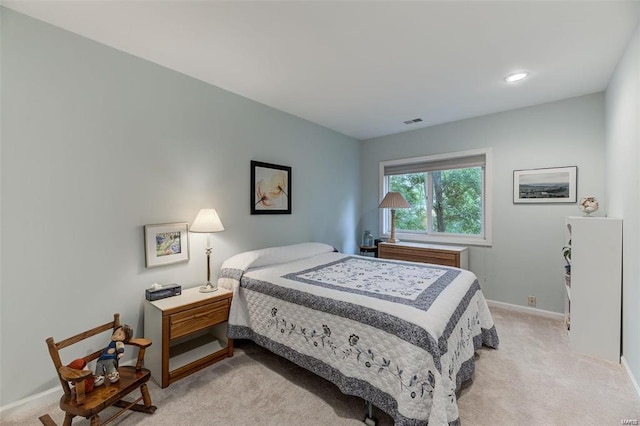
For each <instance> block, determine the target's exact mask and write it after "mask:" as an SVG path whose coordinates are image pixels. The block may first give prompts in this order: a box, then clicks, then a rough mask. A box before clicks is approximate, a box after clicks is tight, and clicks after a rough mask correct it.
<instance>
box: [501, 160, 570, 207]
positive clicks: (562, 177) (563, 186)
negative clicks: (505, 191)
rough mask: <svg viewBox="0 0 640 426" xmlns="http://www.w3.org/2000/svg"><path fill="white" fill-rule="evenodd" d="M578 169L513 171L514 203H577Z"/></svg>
mask: <svg viewBox="0 0 640 426" xmlns="http://www.w3.org/2000/svg"><path fill="white" fill-rule="evenodd" d="M577 177H578V167H577V166H570V167H555V168H548V169H529V170H514V171H513V202H514V203H523V204H526V203H529V204H531V203H576V202H577V201H578V196H577Z"/></svg>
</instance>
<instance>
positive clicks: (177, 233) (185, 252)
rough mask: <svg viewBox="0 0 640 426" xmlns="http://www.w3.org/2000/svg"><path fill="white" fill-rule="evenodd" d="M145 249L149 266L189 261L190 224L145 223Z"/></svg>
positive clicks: (146, 261)
mask: <svg viewBox="0 0 640 426" xmlns="http://www.w3.org/2000/svg"><path fill="white" fill-rule="evenodd" d="M144 249H145V267H147V268H154V267H156V266H164V265H170V264H173V263H179V262H187V261H189V224H188V223H186V222H184V223H183V222H177V223H159V224H153V225H145V226H144Z"/></svg>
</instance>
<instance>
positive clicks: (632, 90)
mask: <svg viewBox="0 0 640 426" xmlns="http://www.w3.org/2000/svg"><path fill="white" fill-rule="evenodd" d="M606 106H607V119H606V124H607V126H606V128H607V132H606V134H607V147H606V164H607V167H606V169H607V173H606V189H607V205H608V206H609V213H610V214H611V215H612V216H617V217H621V218H623V219H624V222H623V226H622V229H623V236H622V240H623V255H622V256H623V268H622V281H623V286H622V354H623V356H624V359H625V361H626V362H627V363H628V365H629V368H630V369H631V371H632V372H633V375H634V376H635V379H636V382H637V381H638V380H640V306H639V305H640V280H639V277H640V262H638V258H639V257H640V246H639V245H638V243H639V242H640V219H639V218H638V211H639V209H640V195H639V194H640V192H639V189H640V174H639V172H638V169H639V168H640V150H639V149H638V146H639V145H640V27H639V28H638V29H637V30H636V32H635V34H634V36H633V38H632V39H631V42H630V44H629V46H628V47H627V49H626V52H625V54H624V56H623V57H622V59H621V60H620V63H619V64H618V66H617V68H616V71H615V73H614V75H613V77H612V79H611V82H610V84H609V87H608V88H607V96H606ZM636 385H637V384H636ZM636 390H638V389H636Z"/></svg>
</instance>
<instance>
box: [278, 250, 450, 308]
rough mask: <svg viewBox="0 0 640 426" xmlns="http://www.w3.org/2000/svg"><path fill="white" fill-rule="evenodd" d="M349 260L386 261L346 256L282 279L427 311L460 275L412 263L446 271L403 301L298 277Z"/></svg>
mask: <svg viewBox="0 0 640 426" xmlns="http://www.w3.org/2000/svg"><path fill="white" fill-rule="evenodd" d="M351 259H357V260H362V261H365V262H372V263H380V262H386V260H374V259H373V258H371V259H367V258H361V257H355V256H347V257H343V258H341V259H338V260H335V261H333V262H329V263H325V264H324V265H318V266H314V267H313V268H309V269H305V270H303V271H298V272H292V273H289V274H286V275H283V276H282V278H286V279H288V280H292V281H298V282H303V283H306V284H310V285H315V286H318V287H323V288H328V289H331V290H337V291H343V292H346V293H353V294H359V295H362V296H366V297H375V298H376V299H382V300H387V301H389V302H394V303H400V304H403V305H409V306H413V307H414V308H418V309H420V310H423V311H427V310H429V308H430V307H431V304H432V303H433V301H434V300H436V298H437V297H438V296H439V295H440V293H442V290H444V289H445V288H446V287H447V286H448V285H449V284H451V282H453V280H454V279H455V278H456V277H457V276H458V275H460V271H459V270H456V269H450V268H447V267H440V266H438V267H434V266H432V265H427V264H419V263H412V264H411V266H412V267H414V268H420V269H440V270H446V271H447V272H445V273H444V274H443V275H442V276H441V277H440V278H438V279H437V280H436V282H435V283H433V284H431V285H430V286H429V287H427V288H425V289H424V290H423V291H422V292H420V294H419V295H418V297H417V298H416V299H415V300H411V299H405V298H402V297H397V296H391V295H388V294H379V293H373V292H369V291H364V290H358V289H355V288H348V287H342V286H338V285H334V284H328V283H323V282H320V281H314V280H310V279H307V278H302V277H300V275H304V274H308V273H309V272H314V271H318V270H320V269H323V268H326V267H329V266H333V265H337V264H338V263H343V262H346V261H349V260H351ZM393 263H395V262H393ZM400 263H401V262H400Z"/></svg>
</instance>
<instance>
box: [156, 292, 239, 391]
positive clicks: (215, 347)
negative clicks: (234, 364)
mask: <svg viewBox="0 0 640 426" xmlns="http://www.w3.org/2000/svg"><path fill="white" fill-rule="evenodd" d="M232 297H233V293H231V291H229V290H226V289H222V288H219V289H218V290H217V291H215V292H212V293H200V292H199V291H198V287H195V288H190V289H186V290H183V291H182V294H181V295H180V296H173V297H168V298H166V299H160V300H155V301H153V302H149V301H145V305H144V336H145V337H146V338H147V339H151V340H152V341H153V342H154V344H153V345H151V346H150V347H149V348H147V352H146V354H145V367H147V368H148V369H149V370H151V376H152V378H153V379H154V380H155V381H156V382H157V383H158V384H159V385H160V386H161V387H163V388H166V387H167V386H169V385H170V384H171V383H173V382H175V381H176V380H179V379H181V378H183V377H186V376H188V375H189V374H191V373H194V372H196V371H198V370H200V369H202V368H204V367H207V366H209V365H211V364H214V363H216V362H218V361H220V360H222V359H224V358H226V357H230V356H233V340H231V339H227V319H228V318H229V307H230V306H231V299H232Z"/></svg>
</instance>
